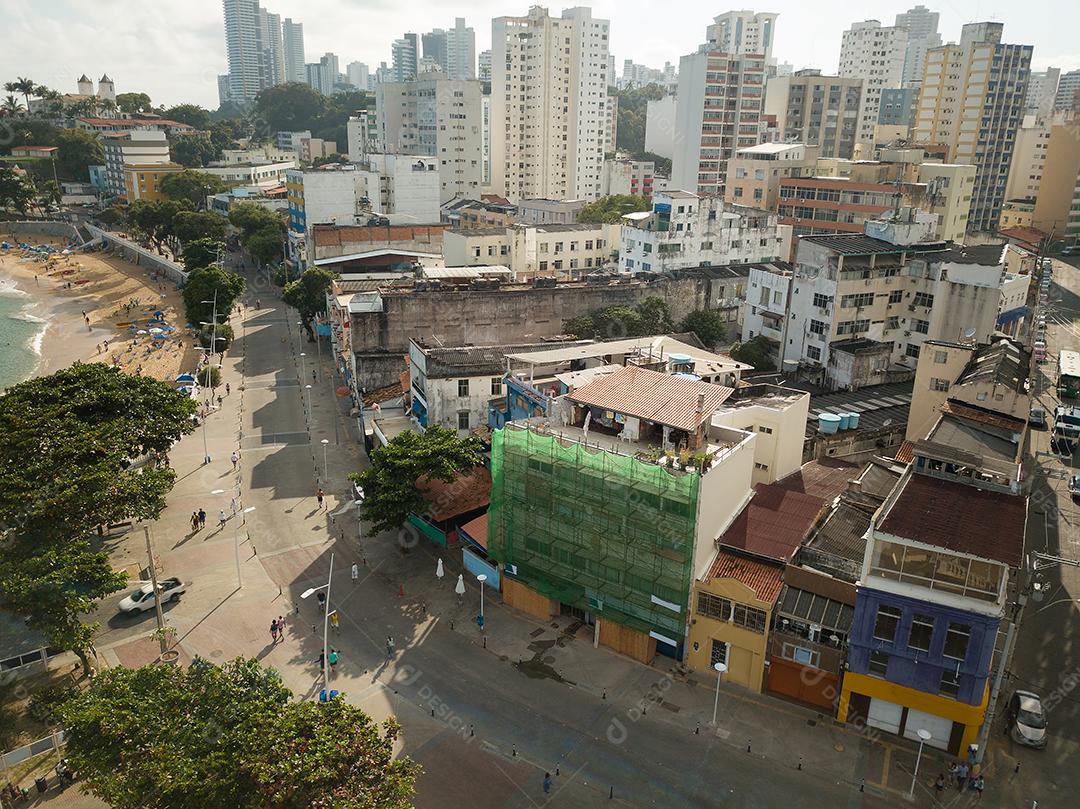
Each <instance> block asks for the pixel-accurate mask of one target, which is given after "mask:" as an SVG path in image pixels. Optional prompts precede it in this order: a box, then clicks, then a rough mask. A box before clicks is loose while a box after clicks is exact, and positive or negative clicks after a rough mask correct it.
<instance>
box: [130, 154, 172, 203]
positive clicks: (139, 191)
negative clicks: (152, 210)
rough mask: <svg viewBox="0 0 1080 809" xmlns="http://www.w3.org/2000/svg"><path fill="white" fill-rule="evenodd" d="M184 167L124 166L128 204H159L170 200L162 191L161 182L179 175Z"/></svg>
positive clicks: (156, 165) (157, 165)
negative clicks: (169, 176) (170, 176)
mask: <svg viewBox="0 0 1080 809" xmlns="http://www.w3.org/2000/svg"><path fill="white" fill-rule="evenodd" d="M183 170H184V167H183V166H181V165H180V164H179V163H158V164H153V165H147V166H141V165H131V164H127V165H125V166H124V191H125V196H126V197H127V201H128V202H134V201H135V200H145V201H147V202H157V201H158V200H163V199H168V197H167V196H166V195H165V194H164V193H162V191H161V181H162V179H163V178H165V177H167V176H168V175H170V174H178V173H179V172H181V171H183Z"/></svg>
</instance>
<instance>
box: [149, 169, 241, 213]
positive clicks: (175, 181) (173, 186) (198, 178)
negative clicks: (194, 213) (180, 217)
mask: <svg viewBox="0 0 1080 809" xmlns="http://www.w3.org/2000/svg"><path fill="white" fill-rule="evenodd" d="M225 188H226V185H225V183H224V182H222V181H221V179H220V178H219V177H215V176H214V175H213V174H207V173H206V172H205V171H192V170H191V169H185V170H184V171H178V172H177V173H175V174H166V175H165V176H164V177H162V179H161V193H163V194H165V195H166V196H167V197H168V198H169V199H172V200H178V201H179V200H184V201H186V202H188V203H189V204H190V205H191V207H192V208H194V209H196V210H202V209H203V208H205V207H206V198H207V197H208V196H210V195H211V194H220V193H221V192H222V191H224V190H225Z"/></svg>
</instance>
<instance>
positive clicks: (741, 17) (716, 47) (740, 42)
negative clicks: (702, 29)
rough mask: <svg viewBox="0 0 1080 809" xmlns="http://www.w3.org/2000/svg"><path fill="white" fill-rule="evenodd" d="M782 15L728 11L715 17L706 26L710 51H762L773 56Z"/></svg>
mask: <svg viewBox="0 0 1080 809" xmlns="http://www.w3.org/2000/svg"><path fill="white" fill-rule="evenodd" d="M778 16H780V15H779V14H774V13H772V12H768V11H764V12H754V11H728V12H725V13H724V14H721V15H719V16H717V17H714V18H713V24H712V25H710V26H709V27H708V29H706V40H707V42H708V45H709V50H711V51H718V52H720V53H730V54H744V53H760V54H762V55H763V56H764V57H765V60H766V61H768V60H769V58H770V57H771V56H772V45H773V31H774V29H775V28H776V18H777V17H778Z"/></svg>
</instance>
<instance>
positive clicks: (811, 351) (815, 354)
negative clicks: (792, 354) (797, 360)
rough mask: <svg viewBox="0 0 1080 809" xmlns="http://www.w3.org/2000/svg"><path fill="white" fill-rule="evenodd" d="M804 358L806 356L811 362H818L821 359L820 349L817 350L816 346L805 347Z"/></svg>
mask: <svg viewBox="0 0 1080 809" xmlns="http://www.w3.org/2000/svg"><path fill="white" fill-rule="evenodd" d="M806 356H808V357H809V358H810V359H812V360H820V359H821V349H820V348H818V347H817V346H807V347H806Z"/></svg>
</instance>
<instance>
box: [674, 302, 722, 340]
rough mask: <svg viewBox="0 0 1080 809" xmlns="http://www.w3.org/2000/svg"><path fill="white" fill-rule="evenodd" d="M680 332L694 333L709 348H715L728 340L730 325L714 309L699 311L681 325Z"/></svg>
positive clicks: (691, 314) (686, 318)
mask: <svg viewBox="0 0 1080 809" xmlns="http://www.w3.org/2000/svg"><path fill="white" fill-rule="evenodd" d="M679 331H684V332H686V331H692V332H694V334H696V335H697V336H698V339H699V340H701V342H702V343H703V344H704V345H706V346H708V347H709V348H715V347H716V346H718V345H719V344H720V343H723V342H724V341H725V340H727V337H728V324H727V321H725V320H724V319H723V317H721V316H720V313H719V312H717V311H715V310H713V309H698V310H697V311H695V312H691V313H690V314H688V315H687V316H686V317H684V318H683V319H682V321H681V322H680V323H679Z"/></svg>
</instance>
